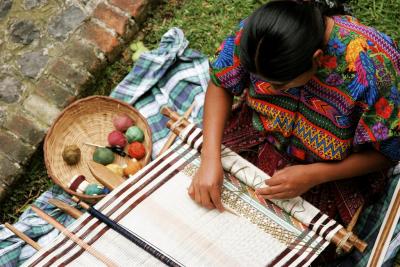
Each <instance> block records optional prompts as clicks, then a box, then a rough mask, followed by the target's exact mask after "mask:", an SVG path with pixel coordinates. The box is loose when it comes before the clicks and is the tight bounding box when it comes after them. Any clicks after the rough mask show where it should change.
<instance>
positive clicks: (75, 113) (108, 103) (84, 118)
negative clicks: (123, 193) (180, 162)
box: [43, 96, 152, 203]
mask: <svg viewBox="0 0 400 267" xmlns="http://www.w3.org/2000/svg"><path fill="white" fill-rule="evenodd" d="M121 113H125V114H127V115H128V116H130V117H131V118H132V119H134V121H135V124H136V125H137V126H138V127H140V128H141V129H142V130H143V132H144V136H145V138H144V141H143V145H144V146H145V148H146V156H145V157H144V158H143V159H142V160H140V162H141V163H142V166H145V165H146V164H147V163H148V162H149V161H150V157H151V150H152V143H151V130H150V127H149V125H148V124H147V122H146V119H145V118H144V117H143V116H142V115H141V114H140V113H139V112H138V111H136V110H135V109H134V108H133V107H131V106H130V105H128V104H126V103H124V102H121V101H118V100H116V99H113V98H110V97H105V96H91V97H87V98H84V99H81V100H78V101H76V102H74V103H73V104H71V105H70V106H68V107H67V108H66V109H65V110H64V111H63V112H62V113H61V114H60V115H59V116H58V118H57V119H56V120H55V122H54V123H53V126H52V127H51V128H50V130H49V132H48V133H47V135H46V138H45V142H44V148H43V149H44V157H45V163H46V167H47V172H48V174H49V176H50V177H51V178H52V179H53V181H54V182H55V183H56V184H58V185H59V186H61V187H62V188H63V189H64V190H65V191H66V192H68V193H69V194H72V195H75V196H78V197H79V198H81V199H82V200H85V201H88V202H91V203H94V202H96V201H98V200H100V199H101V198H102V197H104V195H100V196H89V195H86V194H80V193H77V192H74V191H72V190H70V189H69V188H68V186H67V185H68V183H69V181H70V180H71V179H72V178H73V176H74V175H77V174H83V175H84V176H85V177H86V179H87V180H88V181H89V182H90V183H99V182H98V181H97V180H96V179H95V178H94V176H93V175H92V173H91V172H90V170H89V167H88V166H87V163H88V162H90V161H92V158H93V153H94V151H95V149H96V148H95V147H93V146H88V145H84V143H87V142H88V143H94V144H98V145H102V146H106V145H108V142H107V136H108V134H109V133H110V132H111V131H113V130H115V128H114V125H113V123H112V119H113V117H114V116H115V115H117V114H121ZM73 144H75V145H77V146H78V147H79V148H80V150H81V160H80V161H79V162H78V163H77V164H75V165H72V166H70V165H67V164H66V163H65V161H64V160H63V158H62V152H63V150H64V148H65V146H67V145H73ZM126 160H127V159H126V158H123V157H121V156H119V155H117V154H115V161H114V163H117V164H120V165H121V164H124V163H125V162H126ZM99 184H100V183H99Z"/></svg>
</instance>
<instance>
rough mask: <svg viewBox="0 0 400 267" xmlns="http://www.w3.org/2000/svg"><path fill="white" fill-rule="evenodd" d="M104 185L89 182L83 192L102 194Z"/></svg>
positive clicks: (91, 194) (92, 194)
mask: <svg viewBox="0 0 400 267" xmlns="http://www.w3.org/2000/svg"><path fill="white" fill-rule="evenodd" d="M103 191H104V187H102V186H100V185H98V184H90V185H88V186H87V187H86V189H85V194H86V195H90V196H94V195H101V194H103Z"/></svg>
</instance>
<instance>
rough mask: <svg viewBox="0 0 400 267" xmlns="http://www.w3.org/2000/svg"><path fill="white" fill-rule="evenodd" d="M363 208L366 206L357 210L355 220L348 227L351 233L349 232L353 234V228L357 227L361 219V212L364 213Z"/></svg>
mask: <svg viewBox="0 0 400 267" xmlns="http://www.w3.org/2000/svg"><path fill="white" fill-rule="evenodd" d="M363 207H364V205H361V206H360V207H359V208H358V209H357V211H356V213H355V214H354V216H353V218H352V219H351V221H350V223H349V225H347V228H346V230H347V231H349V232H352V231H353V228H354V226H355V225H356V223H357V221H358V217H360V214H361V211H362V209H363Z"/></svg>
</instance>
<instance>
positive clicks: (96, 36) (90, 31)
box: [81, 22, 121, 57]
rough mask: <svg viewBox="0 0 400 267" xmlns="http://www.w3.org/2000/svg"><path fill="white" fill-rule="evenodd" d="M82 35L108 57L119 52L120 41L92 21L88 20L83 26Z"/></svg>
mask: <svg viewBox="0 0 400 267" xmlns="http://www.w3.org/2000/svg"><path fill="white" fill-rule="evenodd" d="M81 34H82V37H84V38H85V39H87V40H89V41H91V42H93V43H94V44H95V45H96V46H97V47H98V48H100V50H101V51H102V52H104V53H105V54H106V55H107V56H108V57H110V56H111V57H113V56H115V54H116V53H117V51H118V52H119V48H120V45H121V44H120V42H119V41H118V39H117V38H116V37H115V36H113V35H112V34H111V33H109V32H108V31H106V30H105V29H104V28H102V27H100V26H99V25H97V24H94V23H93V22H88V23H86V24H85V25H84V26H83V29H82V33H81Z"/></svg>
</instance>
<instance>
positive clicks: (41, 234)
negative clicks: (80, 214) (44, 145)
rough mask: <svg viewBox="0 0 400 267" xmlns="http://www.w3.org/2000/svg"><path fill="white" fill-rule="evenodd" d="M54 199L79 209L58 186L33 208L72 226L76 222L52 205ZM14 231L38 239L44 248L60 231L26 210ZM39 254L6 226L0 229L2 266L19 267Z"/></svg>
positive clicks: (0, 264) (40, 198)
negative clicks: (50, 201)
mask: <svg viewBox="0 0 400 267" xmlns="http://www.w3.org/2000/svg"><path fill="white" fill-rule="evenodd" d="M51 198H56V199H59V200H62V201H64V202H67V203H68V204H70V205H72V206H76V205H75V203H74V202H73V201H72V200H71V198H70V196H69V195H68V194H66V193H65V192H64V191H63V190H62V189H61V188H60V187H58V186H56V185H55V186H53V187H51V188H50V189H49V190H48V191H46V192H44V193H43V194H42V195H41V196H40V197H39V198H38V199H36V200H35V201H34V203H33V204H35V205H36V206H37V207H39V208H40V209H42V210H44V211H45V212H46V213H47V214H49V215H51V216H52V217H54V218H56V219H57V220H58V221H59V222H60V223H62V224H64V225H65V226H68V225H69V224H70V223H72V222H73V221H74V219H73V218H72V217H70V216H69V215H67V214H65V213H63V212H62V211H61V210H59V209H58V208H56V207H54V206H53V205H51V204H49V202H48V200H49V199H51ZM14 227H16V228H17V229H18V230H19V231H21V232H23V233H25V234H26V235H27V236H29V237H30V238H32V239H34V240H35V241H36V242H37V243H38V244H39V245H41V246H45V245H47V244H48V243H50V242H51V241H52V240H54V238H56V237H57V236H58V234H59V231H58V230H57V229H54V228H53V226H51V225H50V224H48V223H47V222H46V221H44V220H43V219H41V218H40V217H38V215H37V214H36V213H35V212H34V211H32V209H31V208H30V207H29V208H28V209H26V210H25V212H24V213H23V214H22V215H21V217H20V218H19V220H18V222H16V223H15V224H14ZM35 253H36V250H35V249H34V248H32V247H31V246H29V245H26V244H25V242H24V241H22V240H21V239H19V238H18V237H16V236H15V235H14V234H13V233H12V232H11V231H10V230H8V229H7V228H5V227H4V225H0V266H7V267H8V266H19V265H20V264H22V263H23V262H24V261H26V260H27V259H29V258H30V257H32V256H33V255H34V254H35Z"/></svg>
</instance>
